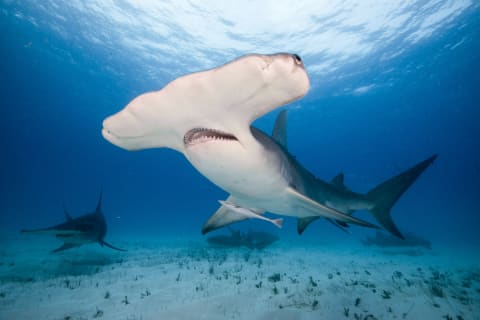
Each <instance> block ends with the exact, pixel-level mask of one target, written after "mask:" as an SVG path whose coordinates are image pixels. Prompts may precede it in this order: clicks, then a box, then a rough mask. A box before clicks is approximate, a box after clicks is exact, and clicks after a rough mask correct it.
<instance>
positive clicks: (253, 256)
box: [0, 234, 480, 320]
mask: <svg viewBox="0 0 480 320" xmlns="http://www.w3.org/2000/svg"><path fill="white" fill-rule="evenodd" d="M109 240H111V241H110V242H112V243H114V244H115V245H118V246H123V247H126V248H127V249H128V252H126V253H123V252H116V251H112V250H109V249H107V248H101V247H99V246H98V245H96V244H91V245H86V246H84V247H81V248H78V249H73V250H68V251H65V252H63V253H61V254H50V253H49V250H51V249H54V248H56V247H57V246H59V244H60V242H59V241H57V240H55V239H47V238H43V237H37V236H27V237H25V236H22V235H6V234H3V235H2V239H1V247H0V319H16V320H20V319H129V320H133V319H137V320H138V319H363V320H367V319H370V320H372V319H455V320H459V319H480V266H479V264H478V262H479V261H480V260H479V255H480V253H478V252H473V251H472V252H470V253H469V252H468V250H457V248H455V247H453V248H449V249H448V250H447V248H443V249H442V248H436V247H435V246H434V248H433V250H430V251H429V250H422V249H388V250H385V249H380V248H375V247H368V248H367V247H364V246H362V245H361V244H360V243H357V242H353V241H352V242H347V243H345V244H341V245H337V246H335V247H332V244H331V243H328V242H320V241H319V242H316V243H312V242H310V243H306V242H302V241H301V240H298V239H297V240H285V239H281V240H280V241H278V242H277V243H275V244H274V245H272V246H271V247H268V248H266V249H264V250H250V249H247V248H233V249H218V248H212V247H209V246H208V244H207V243H206V241H205V240H204V239H203V238H201V237H198V238H195V239H191V240H185V239H181V240H174V239H170V240H168V239H165V240H160V239H157V240H151V239H145V240H144V241H131V242H129V241H125V240H124V241H118V239H109ZM115 240H117V241H115Z"/></svg>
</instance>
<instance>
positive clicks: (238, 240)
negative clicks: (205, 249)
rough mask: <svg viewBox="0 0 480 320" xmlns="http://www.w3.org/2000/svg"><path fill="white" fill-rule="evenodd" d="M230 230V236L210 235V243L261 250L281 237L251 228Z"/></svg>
mask: <svg viewBox="0 0 480 320" xmlns="http://www.w3.org/2000/svg"><path fill="white" fill-rule="evenodd" d="M229 230H230V235H229V236H227V235H218V236H211V237H208V238H207V242H208V244H210V245H211V246H214V247H225V248H235V247H247V248H249V249H258V250H261V249H264V248H266V247H268V246H270V245H272V244H273V243H274V242H276V241H277V240H278V239H279V238H278V237H277V236H276V235H274V234H271V233H268V232H263V231H252V230H249V231H248V232H247V233H243V232H241V231H239V230H233V229H231V228H229Z"/></svg>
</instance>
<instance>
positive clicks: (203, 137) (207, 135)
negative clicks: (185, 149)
mask: <svg viewBox="0 0 480 320" xmlns="http://www.w3.org/2000/svg"><path fill="white" fill-rule="evenodd" d="M219 140H224V141H238V139H237V137H235V136H234V135H233V134H230V133H227V132H223V131H220V130H217V129H208V128H193V129H191V130H189V131H188V132H187V133H186V134H185V136H184V137H183V143H184V144H185V146H191V145H194V144H199V143H204V142H208V141H219Z"/></svg>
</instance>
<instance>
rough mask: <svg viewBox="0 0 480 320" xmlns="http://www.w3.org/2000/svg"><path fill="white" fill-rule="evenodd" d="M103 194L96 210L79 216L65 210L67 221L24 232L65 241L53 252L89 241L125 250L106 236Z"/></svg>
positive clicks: (23, 231) (24, 231)
mask: <svg viewBox="0 0 480 320" xmlns="http://www.w3.org/2000/svg"><path fill="white" fill-rule="evenodd" d="M101 206H102V194H100V197H99V199H98V204H97V208H96V210H95V212H92V213H88V214H85V215H82V216H79V217H77V218H72V216H71V215H70V214H69V213H68V212H67V210H64V212H65V218H66V220H67V221H65V222H64V223H60V224H57V225H54V226H52V227H48V228H42V229H25V230H22V231H21V232H22V233H33V234H47V235H53V236H55V237H56V238H57V239H59V240H62V241H63V245H62V246H60V247H59V248H57V249H55V250H53V251H52V252H59V251H64V250H67V249H71V248H75V247H79V246H81V245H84V244H88V243H99V244H100V245H101V246H106V247H109V248H111V249H114V250H118V251H125V250H124V249H120V248H117V247H115V246H113V245H111V244H109V243H107V242H106V241H105V240H104V238H105V235H106V234H107V223H106V221H105V216H104V215H103V213H102V208H101Z"/></svg>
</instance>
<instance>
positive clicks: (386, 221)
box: [367, 154, 437, 239]
mask: <svg viewBox="0 0 480 320" xmlns="http://www.w3.org/2000/svg"><path fill="white" fill-rule="evenodd" d="M436 158H437V155H436V154H435V155H433V156H431V157H430V158H428V159H426V160H424V161H422V162H420V163H418V164H417V165H415V166H413V167H412V168H410V169H408V170H406V171H404V172H402V173H400V174H399V175H397V176H395V177H393V178H390V179H388V180H387V181H385V182H383V183H381V184H379V185H378V186H376V187H375V188H373V189H372V190H371V191H370V192H368V193H367V198H368V199H370V200H371V201H372V202H373V203H374V207H373V209H370V212H371V213H372V214H373V216H374V217H375V219H376V220H377V221H378V223H379V224H381V225H382V226H383V227H384V228H385V229H387V230H388V231H389V232H391V233H392V234H393V235H395V236H397V237H399V238H401V239H405V238H404V236H403V235H402V233H401V232H400V230H398V228H397V226H396V225H395V223H394V222H393V220H392V217H391V216H390V209H391V208H392V207H393V205H394V204H395V202H397V200H398V199H399V198H400V197H401V196H402V194H403V193H404V192H405V191H407V189H408V188H409V187H410V186H411V185H412V184H413V183H414V182H415V180H417V178H418V177H419V176H420V175H421V174H422V172H423V171H424V170H425V169H426V168H427V167H428V166H429V165H430V164H432V162H433V161H434V160H435V159H436Z"/></svg>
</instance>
